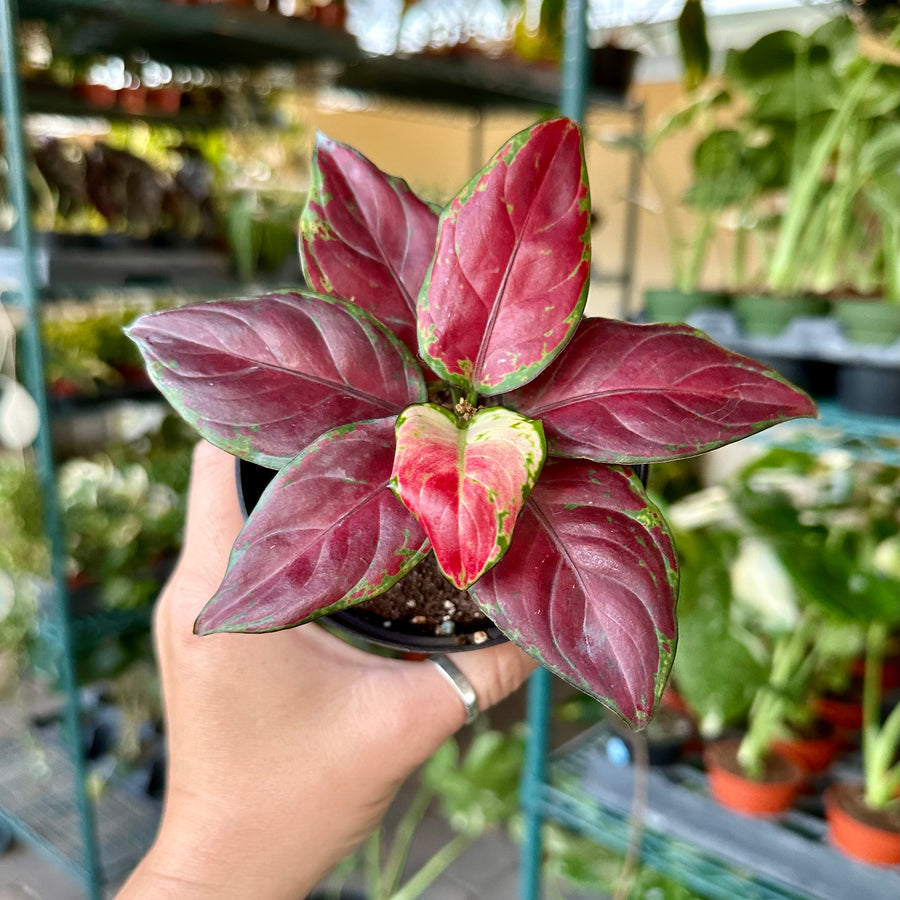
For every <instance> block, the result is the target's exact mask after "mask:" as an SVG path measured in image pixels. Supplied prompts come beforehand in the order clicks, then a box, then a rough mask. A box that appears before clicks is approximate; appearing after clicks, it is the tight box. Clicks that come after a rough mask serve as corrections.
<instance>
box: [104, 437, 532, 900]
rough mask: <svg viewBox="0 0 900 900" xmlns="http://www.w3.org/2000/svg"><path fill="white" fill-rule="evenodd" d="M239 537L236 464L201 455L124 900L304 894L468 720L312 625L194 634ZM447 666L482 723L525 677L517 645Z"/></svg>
mask: <svg viewBox="0 0 900 900" xmlns="http://www.w3.org/2000/svg"><path fill="white" fill-rule="evenodd" d="M241 525H242V519H241V513H240V509H239V506H238V500H237V492H236V491H235V490H234V459H233V457H231V456H229V455H228V454H226V453H224V452H222V451H221V450H218V449H216V448H214V447H212V446H211V445H209V444H206V443H201V444H199V445H198V447H197V449H196V451H195V454H194V465H193V471H192V477H191V489H190V496H189V501H188V516H187V523H186V528H185V543H184V550H183V553H182V556H181V559H180V560H179V563H178V565H177V567H176V569H175V572H174V573H173V575H172V578H171V579H170V581H169V583H168V584H167V586H166V588H165V589H164V591H163V593H162V595H161V596H160V599H159V602H158V604H157V608H156V611H155V615H154V631H155V640H156V651H157V656H158V660H159V666H160V675H161V678H162V686H163V696H164V701H165V710H166V733H167V739H168V772H167V787H166V799H165V806H164V813H163V819H162V824H161V826H160V832H159V834H158V836H157V839H156V842H155V843H154V845H153V847H152V848H151V850H150V852H149V853H148V855H147V856H146V858H145V859H144V860H143V861H142V862H141V864H140V865H139V866H138V868H137V869H136V870H135V872H134V873H133V875H132V877H131V878H130V879H129V881H128V882H127V884H126V885H125V887H124V888H123V889H122V891H121V892H120V894H119V900H145V898H153V900H162V898H167V897H177V898H179V900H193V898H206V897H215V898H217V900H230V898H235V900H237V898H240V900H247V898H251V897H252V898H254V900H257V898H259V900H276V898H277V900H282V898H284V900H297V898H300V897H303V896H306V894H307V893H308V891H309V890H311V889H312V887H313V886H314V885H315V884H316V883H317V882H318V881H319V880H320V879H321V878H322V876H323V875H325V874H326V873H327V872H328V871H329V870H330V869H331V868H332V867H333V866H334V865H335V864H337V863H338V862H339V861H340V860H341V859H342V858H344V857H345V856H347V855H348V854H349V853H351V852H352V851H353V849H354V848H355V847H356V846H357V845H358V844H359V843H360V842H361V841H362V840H363V839H364V838H365V837H366V835H367V834H368V833H369V832H370V831H371V830H372V829H373V828H375V826H376V825H377V824H378V823H379V822H380V820H381V818H382V816H383V815H384V813H385V811H386V810H387V808H388V806H389V804H390V802H391V800H392V799H393V797H394V796H395V794H396V792H397V790H398V789H399V787H400V785H401V784H402V783H403V781H404V780H405V779H406V778H407V777H408V776H409V775H410V774H411V773H412V772H413V770H414V769H415V768H416V767H417V766H419V765H420V764H421V763H422V762H424V761H425V760H426V759H427V758H428V757H429V756H430V755H431V754H432V753H433V752H434V751H435V750H436V749H437V748H438V747H439V746H440V745H441V744H442V743H443V742H444V741H445V740H446V739H447V738H448V737H449V736H450V735H451V734H452V733H453V732H454V731H456V730H457V729H458V728H459V727H460V726H461V725H462V724H463V722H464V720H465V709H464V707H463V704H462V703H461V701H460V698H459V696H458V695H457V693H456V692H455V690H454V689H453V688H452V687H451V686H450V685H449V684H448V683H447V682H446V681H445V679H444V677H443V676H442V674H441V673H440V671H439V670H438V669H437V668H436V667H435V666H432V665H429V664H427V663H421V662H404V661H400V660H394V659H387V658H384V657H381V656H377V655H373V654H368V653H365V652H364V651H362V650H359V649H357V648H355V647H352V646H350V645H349V644H347V643H345V642H344V641H342V640H340V639H339V638H337V637H335V636H334V635H332V634H329V633H328V632H327V631H325V630H324V629H323V628H321V627H318V626H316V625H306V626H301V627H299V628H294V629H289V630H285V631H279V632H273V633H271V634H264V635H245V634H215V635H209V636H205V637H198V636H196V635H194V634H193V624H194V620H195V618H196V617H197V615H198V613H199V612H200V610H201V609H202V608H203V606H204V605H205V603H206V602H207V600H208V599H209V598H210V597H211V596H212V594H213V593H214V592H215V590H216V589H217V588H218V586H219V583H220V582H221V580H222V577H223V576H224V574H225V569H226V566H227V562H228V556H229V552H230V550H231V546H232V544H233V543H234V540H235V538H236V536H237V534H238V531H239V530H240V528H241ZM454 661H455V662H456V664H457V666H458V667H459V668H460V669H461V670H462V671H463V673H464V674H465V675H466V677H467V678H468V679H469V681H470V682H471V684H472V685H473V687H474V688H475V691H476V694H477V695H478V701H479V707H480V708H481V709H482V710H484V709H487V708H488V707H490V706H491V705H493V704H494V703H497V702H498V701H499V700H501V699H503V698H504V697H506V696H507V695H508V694H510V693H511V692H512V691H514V690H515V689H516V688H517V687H518V686H519V685H520V684H521V683H522V681H523V680H524V679H525V678H526V676H527V675H528V673H529V672H530V671H531V670H532V669H533V668H534V665H535V664H534V662H533V661H532V660H531V659H530V657H528V656H527V655H526V654H525V653H523V652H522V651H521V650H519V649H518V647H516V646H515V645H514V644H504V645H501V646H496V647H490V648H484V649H481V650H478V651H473V652H468V653H460V654H456V655H455V656H454Z"/></svg>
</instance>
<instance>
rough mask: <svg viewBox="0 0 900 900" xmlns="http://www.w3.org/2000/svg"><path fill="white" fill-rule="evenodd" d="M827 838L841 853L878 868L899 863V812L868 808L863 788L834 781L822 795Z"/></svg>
mask: <svg viewBox="0 0 900 900" xmlns="http://www.w3.org/2000/svg"><path fill="white" fill-rule="evenodd" d="M824 801H825V819H826V821H827V822H828V837H829V839H830V841H831V843H832V844H833V845H834V846H835V847H837V848H838V849H839V850H840V851H842V852H843V853H846V854H847V855H848V856H852V857H853V858H854V859H860V860H863V861H864V862H867V863H872V864H874V865H879V866H896V865H897V864H898V863H900V810H897V809H896V807H895V808H894V809H893V811H892V812H888V811H884V810H872V809H869V808H868V807H867V806H866V804H865V801H864V800H863V787H862V785H857V784H844V783H841V782H838V783H836V784H833V785H831V786H830V787H829V788H828V789H827V790H826V791H825V795H824Z"/></svg>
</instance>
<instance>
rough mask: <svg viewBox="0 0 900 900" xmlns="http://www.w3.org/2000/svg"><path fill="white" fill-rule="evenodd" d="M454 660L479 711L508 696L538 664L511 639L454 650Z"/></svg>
mask: <svg viewBox="0 0 900 900" xmlns="http://www.w3.org/2000/svg"><path fill="white" fill-rule="evenodd" d="M453 661H454V662H455V663H456V665H457V668H458V669H459V670H460V671H461V672H462V673H463V675H465V676H466V678H468V680H469V682H470V684H471V685H472V687H473V688H475V694H476V695H477V697H478V708H479V709H480V710H482V711H484V710H486V709H489V708H490V707H491V706H494V705H495V704H496V703H499V702H500V701H501V700H503V699H504V698H506V697H508V696H509V695H510V694H511V693H512V692H513V691H515V690H516V689H517V688H518V687H519V686H520V685H521V684H522V682H523V681H525V679H526V678H527V677H528V676H529V675H530V674H531V673H532V672H533V671H534V670H535V669H536V668H537V662H535V660H533V659H532V658H531V657H530V656H529V655H528V654H527V653H525V651H524V650H520V649H519V648H518V647H517V646H516V645H515V644H513V643H512V642H510V643H507V644H500V645H498V646H496V647H485V648H484V649H482V650H473V651H471V652H469V653H455V654H454V655H453Z"/></svg>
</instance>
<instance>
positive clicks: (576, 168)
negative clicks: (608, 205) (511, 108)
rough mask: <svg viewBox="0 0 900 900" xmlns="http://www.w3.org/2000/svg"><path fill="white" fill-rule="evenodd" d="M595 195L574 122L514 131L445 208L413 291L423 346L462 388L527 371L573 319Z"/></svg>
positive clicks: (524, 375)
mask: <svg viewBox="0 0 900 900" xmlns="http://www.w3.org/2000/svg"><path fill="white" fill-rule="evenodd" d="M590 247H591V245H590V201H589V197H588V184H587V173H586V171H585V166H584V154H583V150H582V144H581V135H580V132H579V130H578V126H577V125H576V124H575V123H574V122H572V121H571V120H569V119H556V120H553V121H550V122H543V123H541V124H538V125H535V126H532V127H531V128H528V129H526V130H525V131H522V132H520V133H519V134H518V135H516V136H515V137H513V138H512V139H511V140H510V141H509V142H508V143H507V144H506V145H505V146H504V147H503V148H502V149H501V150H500V151H499V152H498V153H497V154H496V156H494V158H493V159H492V160H491V161H490V162H489V163H488V165H487V166H486V167H485V168H484V169H483V170H482V171H481V172H479V173H478V174H477V175H476V176H475V177H474V178H473V179H472V180H471V181H470V182H469V184H467V185H466V187H465V188H463V190H462V191H461V192H460V194H459V195H458V196H457V197H456V198H455V199H454V200H453V201H452V202H451V203H450V205H449V206H448V207H447V209H446V210H445V211H444V213H443V214H442V216H441V220H440V224H439V227H438V245H437V250H436V253H435V257H434V262H433V263H432V265H431V268H430V269H429V271H428V275H427V277H426V280H425V283H424V285H423V286H422V291H421V293H420V294H419V303H418V326H419V351H420V354H421V355H422V357H423V359H425V360H426V361H427V363H428V365H429V366H430V367H431V368H432V369H433V370H434V371H435V372H437V373H438V375H440V376H441V377H443V378H445V379H447V380H449V381H451V382H453V383H454V384H457V385H459V386H460V387H462V388H463V389H464V390H465V391H467V392H471V391H473V390H474V391H475V392H477V393H478V394H482V395H493V394H499V393H502V392H503V391H508V390H511V389H512V388H515V387H518V386H519V385H522V384H524V383H525V382H527V381H529V380H530V379H532V378H534V376H535V375H537V374H538V372H540V371H541V370H542V369H543V368H544V367H545V366H547V365H548V363H550V361H551V360H553V359H554V357H555V356H556V355H557V354H558V353H559V352H560V350H561V349H562V348H563V346H564V345H565V343H566V341H567V340H568V339H569V337H570V336H571V334H572V331H573V330H574V328H575V327H576V326H577V324H578V322H579V320H580V318H581V315H582V311H583V309H584V303H585V300H586V297H587V286H588V274H589V270H590Z"/></svg>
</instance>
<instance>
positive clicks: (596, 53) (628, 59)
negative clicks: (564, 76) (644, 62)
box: [589, 44, 640, 97]
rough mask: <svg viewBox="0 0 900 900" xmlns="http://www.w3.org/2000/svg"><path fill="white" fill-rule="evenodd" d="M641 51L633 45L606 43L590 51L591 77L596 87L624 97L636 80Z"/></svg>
mask: <svg viewBox="0 0 900 900" xmlns="http://www.w3.org/2000/svg"><path fill="white" fill-rule="evenodd" d="M639 58H640V53H638V51H637V50H634V49H632V48H631V47H619V46H618V45H617V44H604V45H603V46H601V47H597V48H595V49H593V50H591V52H590V60H589V66H590V79H591V84H593V85H594V87H597V88H600V89H601V90H604V91H608V92H609V93H610V94H614V95H615V96H616V97H624V96H625V94H627V93H628V89H629V88H630V87H631V82H632V81H633V80H634V69H635V66H636V65H637V61H638V59H639Z"/></svg>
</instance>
